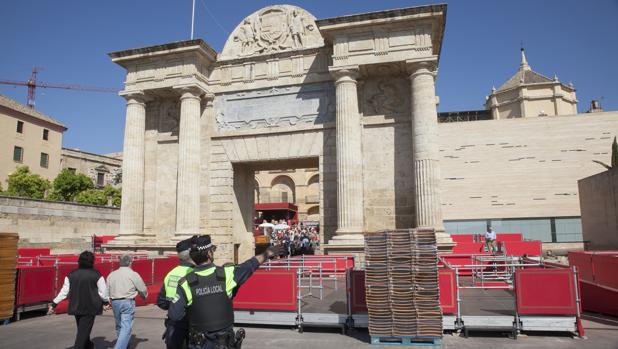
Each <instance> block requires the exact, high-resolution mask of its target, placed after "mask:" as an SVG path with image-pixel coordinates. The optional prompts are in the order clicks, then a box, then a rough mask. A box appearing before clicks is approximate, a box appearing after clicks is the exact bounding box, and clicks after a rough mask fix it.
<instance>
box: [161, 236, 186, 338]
mask: <svg viewBox="0 0 618 349" xmlns="http://www.w3.org/2000/svg"><path fill="white" fill-rule="evenodd" d="M190 251H191V239H186V240H182V241H180V242H178V243H177V244H176V252H177V253H178V259H179V261H180V263H179V264H178V266H176V267H175V268H174V269H172V270H171V271H170V272H169V273H167V275H166V276H165V279H163V285H161V290H160V291H159V295H158V296H157V306H158V307H159V308H161V309H163V310H168V309H169V307H170V303H171V302H172V300H173V299H174V297H176V290H177V288H178V281H179V280H180V279H181V278H183V277H185V276H186V275H187V274H188V273H189V272H191V271H192V270H193V267H194V266H195V264H194V263H193V261H192V260H191V255H190ZM188 333H189V320H188V319H187V316H186V315H185V317H184V318H182V319H181V320H180V321H172V320H170V318H169V317H168V318H166V319H165V332H164V333H163V339H164V340H165V346H166V347H167V349H183V348H186V347H187V335H188Z"/></svg>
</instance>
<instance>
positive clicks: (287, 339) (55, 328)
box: [0, 306, 618, 349]
mask: <svg viewBox="0 0 618 349" xmlns="http://www.w3.org/2000/svg"><path fill="white" fill-rule="evenodd" d="M163 315H164V314H163V312H162V311H160V310H159V309H158V308H156V307H155V306H146V307H140V308H138V310H137V318H136V320H135V326H134V330H133V334H134V337H133V339H132V343H131V348H137V349H148V348H164V346H163V343H162V342H161V334H162V332H163V324H162V323H163V320H162V319H163ZM584 326H585V328H586V334H587V337H588V338H587V339H573V338H571V337H570V336H547V335H529V336H521V337H519V338H518V339H517V340H512V339H508V338H506V337H502V336H500V335H496V334H487V335H479V334H476V333H475V334H474V337H471V338H462V337H459V336H451V335H445V337H444V339H443V344H442V347H443V348H457V349H467V348H470V349H480V348H551V349H560V348H590V349H592V348H594V349H618V319H616V318H608V317H602V316H600V315H592V314H589V315H586V318H585V320H584ZM245 328H246V330H247V339H246V340H245V343H244V345H243V348H247V349H251V348H294V349H305V348H319V349H327V348H336V349H346V348H379V347H380V346H372V345H370V344H368V343H369V336H368V334H367V330H357V331H355V332H354V333H353V334H351V335H348V336H345V335H341V334H340V333H338V332H336V331H332V330H328V329H320V330H315V331H311V330H306V331H305V332H304V333H298V332H297V331H295V330H292V329H290V328H265V327H245ZM74 336H75V321H74V320H73V318H72V317H70V316H68V315H54V316H42V317H34V318H30V319H26V320H22V321H19V322H16V323H12V324H9V325H7V326H0V348H1V349H18V348H19V349H21V348H32V349H34V348H49V349H57V348H58V349H64V348H71V346H72V343H73V340H74ZM92 337H93V340H94V341H95V344H96V348H97V349H104V348H113V344H114V340H115V333H114V319H113V317H112V316H111V313H106V314H104V315H102V316H100V317H98V318H97V319H96V322H95V325H94V329H93V332H92Z"/></svg>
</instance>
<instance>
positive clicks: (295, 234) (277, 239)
mask: <svg viewBox="0 0 618 349" xmlns="http://www.w3.org/2000/svg"><path fill="white" fill-rule="evenodd" d="M283 223H285V222H282V223H280V224H283ZM269 235H270V246H279V245H283V246H284V249H285V251H286V252H287V254H288V255H290V256H297V255H303V254H314V253H315V251H316V250H317V249H318V247H319V244H320V236H319V230H318V228H317V227H308V226H304V225H303V224H302V223H300V224H294V225H292V226H288V227H287V228H285V229H278V230H275V229H270V232H269Z"/></svg>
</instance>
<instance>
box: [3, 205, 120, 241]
mask: <svg viewBox="0 0 618 349" xmlns="http://www.w3.org/2000/svg"><path fill="white" fill-rule="evenodd" d="M119 223H120V209H118V208H112V207H100V206H90V205H81V204H74V203H66V202H51V201H43V200H32V199H23V198H13V197H6V196H0V231H3V232H15V233H18V234H19V246H20V247H51V248H52V249H53V252H78V251H80V250H83V249H85V248H90V247H91V237H92V235H116V234H117V232H118V228H119Z"/></svg>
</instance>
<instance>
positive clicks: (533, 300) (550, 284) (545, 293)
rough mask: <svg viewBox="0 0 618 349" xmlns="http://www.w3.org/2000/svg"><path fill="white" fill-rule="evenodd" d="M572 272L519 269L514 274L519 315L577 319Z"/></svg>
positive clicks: (565, 270)
mask: <svg viewBox="0 0 618 349" xmlns="http://www.w3.org/2000/svg"><path fill="white" fill-rule="evenodd" d="M573 277H574V275H573V271H572V270H571V269H520V270H518V271H517V272H516V273H515V291H516V299H517V312H518V313H519V314H521V315H524V314H539V315H577V302H576V301H575V282H574V278H573Z"/></svg>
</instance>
